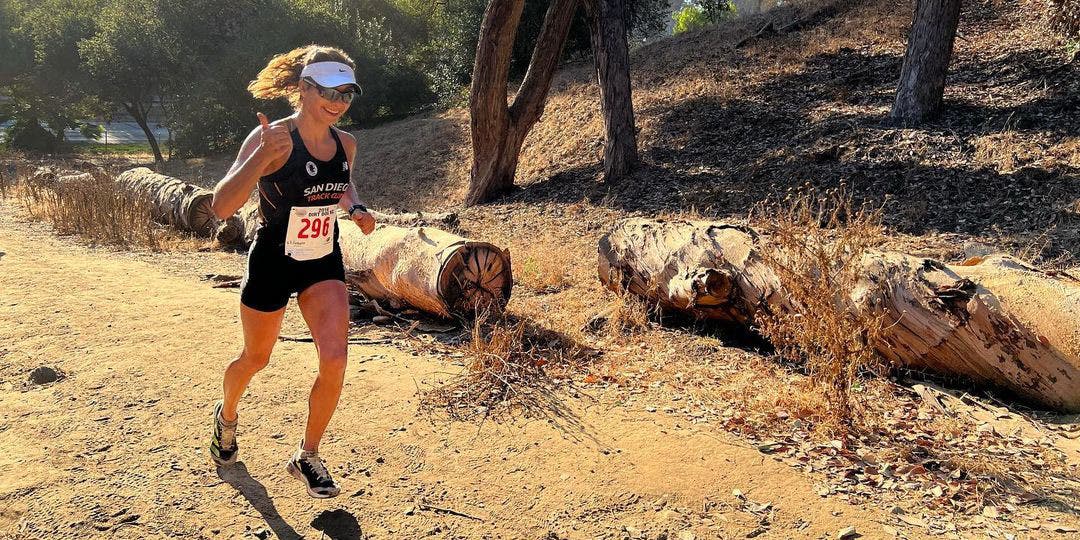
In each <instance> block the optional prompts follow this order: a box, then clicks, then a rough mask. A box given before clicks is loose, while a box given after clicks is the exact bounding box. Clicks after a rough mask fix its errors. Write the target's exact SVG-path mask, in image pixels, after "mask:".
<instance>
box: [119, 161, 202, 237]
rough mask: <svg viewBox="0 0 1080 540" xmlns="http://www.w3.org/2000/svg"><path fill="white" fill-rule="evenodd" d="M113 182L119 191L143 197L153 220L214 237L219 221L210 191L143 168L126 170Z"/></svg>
mask: <svg viewBox="0 0 1080 540" xmlns="http://www.w3.org/2000/svg"><path fill="white" fill-rule="evenodd" d="M116 182H117V184H119V186H120V187H121V188H122V189H125V190H127V191H130V192H133V193H139V194H143V195H145V196H146V197H147V198H148V199H149V201H150V214H151V217H153V219H154V220H155V221H157V222H159V223H163V224H166V225H171V226H173V227H175V228H177V229H179V230H182V231H188V232H191V233H194V234H195V235H197V236H203V237H214V236H215V233H216V232H217V229H218V225H219V223H220V222H219V221H218V219H217V218H216V217H215V216H214V212H213V210H212V209H211V207H210V203H211V201H213V199H214V194H213V193H212V192H211V191H209V190H206V189H203V188H201V187H199V186H196V185H194V184H188V183H186V182H182V181H180V180H177V179H176V178H172V177H170V176H165V175H163V174H158V173H156V172H154V171H152V170H150V169H147V168H146V167H138V168H135V169H129V170H126V171H124V172H123V173H121V174H120V176H119V177H118V178H117V179H116Z"/></svg>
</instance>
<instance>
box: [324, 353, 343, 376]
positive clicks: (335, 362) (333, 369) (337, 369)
mask: <svg viewBox="0 0 1080 540" xmlns="http://www.w3.org/2000/svg"><path fill="white" fill-rule="evenodd" d="M348 363H349V360H348V357H347V356H346V354H345V351H334V352H333V353H329V354H323V355H321V356H320V358H319V375H326V376H330V377H334V378H341V377H344V376H345V367H346V366H347V365H348Z"/></svg>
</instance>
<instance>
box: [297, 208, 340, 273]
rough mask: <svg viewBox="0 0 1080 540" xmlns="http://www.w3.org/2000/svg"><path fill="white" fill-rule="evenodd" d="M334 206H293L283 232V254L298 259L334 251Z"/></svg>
mask: <svg viewBox="0 0 1080 540" xmlns="http://www.w3.org/2000/svg"><path fill="white" fill-rule="evenodd" d="M336 226H337V212H336V211H335V210H334V206H294V207H293V209H292V212H290V213H289V229H288V230H287V231H286V232H285V254H286V255H288V256H289V257H292V258H293V259H296V260H298V261H310V260H312V259H318V258H320V257H325V256H327V255H329V254H330V253H331V252H333V251H334V227H336Z"/></svg>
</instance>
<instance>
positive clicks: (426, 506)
mask: <svg viewBox="0 0 1080 540" xmlns="http://www.w3.org/2000/svg"><path fill="white" fill-rule="evenodd" d="M416 507H417V508H419V509H420V510H427V511H430V512H435V513H439V514H450V515H452V516H458V517H463V518H468V519H473V520H476V521H484V520H483V519H481V518H478V517H476V516H472V515H469V514H466V513H465V512H458V511H457V510H454V509H452V508H441V507H438V506H432V505H430V504H428V503H426V502H423V501H420V502H417V503H416Z"/></svg>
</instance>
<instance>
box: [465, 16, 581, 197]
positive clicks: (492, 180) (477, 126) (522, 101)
mask: <svg viewBox="0 0 1080 540" xmlns="http://www.w3.org/2000/svg"><path fill="white" fill-rule="evenodd" d="M577 2H578V0H552V2H551V5H550V6H549V7H548V11H547V15H546V16H545V18H544V25H543V27H542V28H541V29H540V36H539V37H538V38H537V41H536V46H535V48H534V49H533V55H532V59H531V60H530V62H529V69H528V71H527V72H526V74H525V78H524V80H522V82H521V86H520V88H518V92H517V95H516V96H515V97H514V101H513V104H511V105H509V106H507V93H506V88H507V79H508V77H509V72H510V53H511V51H512V49H513V45H514V36H515V35H516V33H517V26H518V22H519V21H520V19H521V11H522V8H523V6H524V4H525V2H524V0H491V1H490V2H488V7H487V10H486V11H485V12H484V21H483V23H482V24H481V26H480V39H479V41H478V43H477V47H476V63H475V64H474V65H473V78H472V87H471V89H470V94H469V112H470V127H471V128H472V142H473V165H472V171H471V172H470V178H469V192H468V194H467V195H466V196H465V204H466V205H467V206H471V205H475V204H479V203H481V202H484V201H487V200H490V199H491V198H493V197H495V196H497V195H499V194H501V193H505V192H507V191H509V190H510V189H511V188H512V187H513V185H514V175H515V174H516V172H517V164H518V156H519V154H520V153H521V145H522V144H523V143H524V142H525V136H526V135H527V134H528V133H529V130H530V129H531V128H532V126H533V125H534V124H535V123H536V121H537V120H539V119H540V115H541V114H543V111H544V102H545V101H546V100H547V93H548V90H549V89H550V87H551V78H552V76H553V75H554V73H555V68H556V67H557V65H558V62H559V58H560V57H561V56H562V49H563V45H564V44H565V43H566V36H567V34H568V33H569V31H570V22H571V20H572V18H573V15H574V9H575V8H576V7H577Z"/></svg>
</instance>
